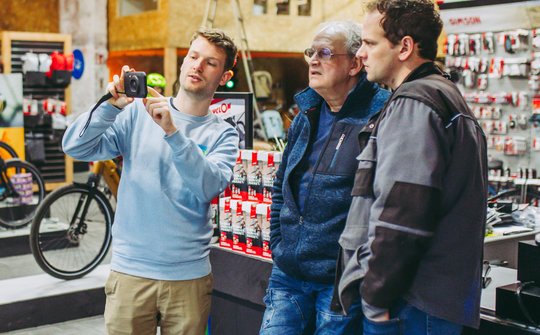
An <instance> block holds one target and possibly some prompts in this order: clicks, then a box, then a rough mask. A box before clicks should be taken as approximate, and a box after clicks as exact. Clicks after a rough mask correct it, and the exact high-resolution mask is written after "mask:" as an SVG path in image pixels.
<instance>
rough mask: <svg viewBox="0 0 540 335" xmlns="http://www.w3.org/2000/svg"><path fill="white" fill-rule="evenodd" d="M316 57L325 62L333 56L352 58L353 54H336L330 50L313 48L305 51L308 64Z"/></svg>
mask: <svg viewBox="0 0 540 335" xmlns="http://www.w3.org/2000/svg"><path fill="white" fill-rule="evenodd" d="M314 55H317V58H319V59H322V60H324V61H327V60H330V59H331V58H332V57H333V56H351V54H348V53H347V54H335V53H333V52H332V50H330V49H329V48H320V49H313V48H307V49H306V50H304V58H305V59H306V62H309V61H310V60H311V58H313V56H314Z"/></svg>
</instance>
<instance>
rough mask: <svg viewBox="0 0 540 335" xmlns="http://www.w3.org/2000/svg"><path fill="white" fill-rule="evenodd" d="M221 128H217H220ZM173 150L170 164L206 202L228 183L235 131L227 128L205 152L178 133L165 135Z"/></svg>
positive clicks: (234, 149)
mask: <svg viewBox="0 0 540 335" xmlns="http://www.w3.org/2000/svg"><path fill="white" fill-rule="evenodd" d="M220 130H221V129H220ZM165 140H166V141H167V142H168V143H169V145H170V147H171V149H172V151H173V164H174V167H175V168H176V169H177V170H178V172H180V173H181V174H182V175H183V176H185V178H184V183H185V184H186V186H187V187H188V189H191V190H196V192H194V195H195V196H196V197H197V198H199V200H201V201H204V202H210V201H211V200H212V199H213V198H215V197H216V196H217V195H218V194H219V193H221V192H222V191H223V190H224V189H225V188H226V187H227V185H228V184H229V183H230V181H231V179H232V176H233V167H234V164H235V163H236V156H237V155H238V133H237V132H236V130H235V129H234V128H232V127H227V128H226V129H225V130H224V131H223V132H222V133H221V134H220V136H219V139H218V140H217V142H216V144H215V145H214V146H213V148H209V152H208V154H206V155H205V154H204V153H203V152H202V150H201V149H200V148H199V146H198V145H197V143H195V142H194V141H193V140H191V139H190V138H188V137H187V136H185V135H184V134H183V133H182V132H180V131H176V132H175V133H173V134H171V135H169V136H165Z"/></svg>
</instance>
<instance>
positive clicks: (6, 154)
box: [0, 141, 19, 159]
mask: <svg viewBox="0 0 540 335" xmlns="http://www.w3.org/2000/svg"><path fill="white" fill-rule="evenodd" d="M0 157H2V158H3V159H10V158H18V157H19V155H17V152H15V149H13V148H12V147H11V145H9V144H7V143H6V142H1V141H0Z"/></svg>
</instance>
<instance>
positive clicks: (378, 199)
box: [360, 98, 449, 318]
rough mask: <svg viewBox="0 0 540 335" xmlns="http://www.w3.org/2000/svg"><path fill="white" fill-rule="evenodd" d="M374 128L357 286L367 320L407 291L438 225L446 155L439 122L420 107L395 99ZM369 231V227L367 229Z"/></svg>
mask: <svg viewBox="0 0 540 335" xmlns="http://www.w3.org/2000/svg"><path fill="white" fill-rule="evenodd" d="M388 108H389V110H388V112H387V113H386V116H385V119H383V120H382V121H381V123H380V126H379V130H378V134H377V137H376V142H377V167H376V171H375V180H374V189H373V191H374V194H375V201H374V203H373V205H372V208H371V212H370V219H369V222H370V225H373V224H374V225H375V226H374V231H373V230H372V234H373V235H372V237H371V244H370V246H371V257H370V259H369V262H368V271H367V273H366V276H365V278H364V280H363V281H362V284H361V287H360V293H361V296H362V299H363V309H364V313H366V316H367V317H368V318H370V317H375V316H376V315H378V314H379V313H381V312H383V311H385V310H386V309H388V308H390V307H391V306H392V305H393V304H394V303H395V302H396V299H397V298H399V297H401V296H402V295H403V294H404V293H405V292H406V291H407V290H408V289H409V287H410V285H411V283H412V281H413V279H414V276H415V273H416V271H417V268H418V265H419V263H420V260H421V259H422V257H423V255H424V253H425V251H426V248H427V246H428V245H429V243H430V241H431V238H432V236H433V233H434V231H435V229H436V228H437V225H438V220H439V215H440V210H439V209H440V203H441V188H442V183H443V177H444V171H445V167H446V161H447V160H448V156H449V146H448V144H447V142H448V140H447V135H446V133H445V127H444V125H443V121H442V119H441V118H440V117H439V116H438V115H437V113H436V112H435V111H433V110H432V109H431V108H429V107H428V106H426V105H425V104H423V103H421V102H419V101H417V100H413V99H409V98H398V99H396V100H395V101H394V102H392V105H390V106H389V107H388ZM371 229H373V228H371Z"/></svg>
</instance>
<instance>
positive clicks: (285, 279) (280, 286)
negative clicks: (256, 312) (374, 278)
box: [260, 263, 363, 335]
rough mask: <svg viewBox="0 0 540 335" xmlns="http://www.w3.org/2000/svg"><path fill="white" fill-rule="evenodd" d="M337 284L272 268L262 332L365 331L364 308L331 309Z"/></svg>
mask: <svg viewBox="0 0 540 335" xmlns="http://www.w3.org/2000/svg"><path fill="white" fill-rule="evenodd" d="M333 292H334V285H333V284H319V283H313V282H307V281H302V280H298V279H296V278H293V277H291V276H289V275H287V274H286V273H284V272H283V271H281V270H280V269H279V268H278V267H277V266H276V264H275V263H274V266H273V267H272V274H271V275H270V282H269V284H268V290H267V291H266V296H265V297H264V303H265V304H266V311H265V312H264V316H263V321H262V325H261V331H260V335H302V334H310V335H311V334H316V335H325V334H336V335H337V334H346V335H349V334H358V335H361V334H362V316H363V314H362V312H361V310H362V308H361V305H360V301H358V302H357V303H355V304H354V305H353V306H352V307H351V308H350V310H349V314H348V315H347V316H344V315H342V314H340V313H337V312H333V311H331V310H330V302H331V301H332V295H333Z"/></svg>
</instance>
